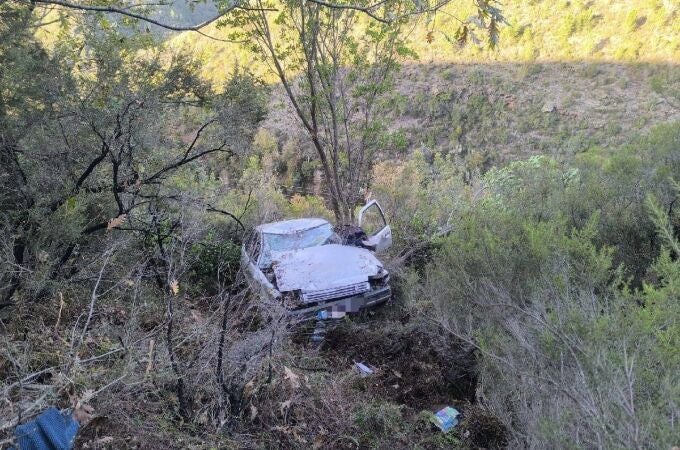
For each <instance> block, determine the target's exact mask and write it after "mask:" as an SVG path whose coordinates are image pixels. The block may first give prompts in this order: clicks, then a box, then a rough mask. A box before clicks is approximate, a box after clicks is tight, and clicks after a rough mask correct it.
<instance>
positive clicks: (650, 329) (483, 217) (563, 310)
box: [420, 124, 680, 448]
mask: <svg viewBox="0 0 680 450" xmlns="http://www.w3.org/2000/svg"><path fill="white" fill-rule="evenodd" d="M679 138H680V125H678V124H674V125H668V126H661V127H658V128H656V129H654V130H652V131H651V132H650V134H649V135H647V136H643V137H640V138H639V139H637V140H635V141H634V142H632V143H631V144H630V145H627V146H625V147H623V148H621V149H617V150H616V151H615V152H605V151H603V150H594V151H592V152H588V154H585V155H583V157H581V158H580V159H579V160H578V161H576V162H575V163H574V164H573V165H571V166H569V165H564V164H560V163H557V162H556V161H553V160H551V159H549V158H547V157H534V158H531V159H530V160H527V161H521V162H517V163H513V164H510V165H509V166H507V167H505V168H502V169H494V170H492V171H491V172H489V173H488V174H487V175H486V177H485V178H484V180H483V185H484V190H485V194H484V195H483V196H482V197H481V198H480V200H479V201H476V202H471V203H469V204H468V205H467V209H465V210H464V213H463V214H462V215H461V216H460V221H459V222H458V223H457V224H456V225H455V226H454V227H453V229H452V230H451V232H450V234H449V235H448V236H447V237H446V238H445V239H443V240H442V244H441V248H440V250H439V251H438V252H437V254H436V257H435V260H434V262H433V264H432V265H431V266H430V267H428V269H427V271H426V277H425V280H424V281H423V283H422V285H421V287H420V297H421V298H425V299H428V300H429V301H431V303H432V305H433V307H434V311H435V315H436V317H437V319H438V320H440V321H441V322H442V323H443V324H444V325H445V326H446V328H447V329H448V330H449V331H450V332H451V333H453V334H454V335H455V336H457V337H458V338H460V339H463V340H464V341H467V342H469V343H471V344H473V345H475V346H476V347H477V348H478V351H479V352H480V354H481V355H482V361H483V362H482V365H481V373H480V385H479V388H478V400H479V401H480V402H481V403H482V404H483V405H486V406H487V407H489V408H491V409H492V410H493V411H494V412H495V413H496V414H497V415H498V417H500V418H501V419H502V420H503V421H504V423H505V425H506V427H507V428H508V429H509V430H511V434H512V439H513V441H512V442H511V445H513V446H521V447H531V448H545V446H546V445H547V446H548V447H564V446H576V447H608V448H642V447H645V446H648V445H649V444H650V443H654V446H656V447H661V448H664V447H669V446H671V445H673V438H674V436H676V435H677V425H676V422H677V417H678V414H679V413H680V410H679V409H678V400H679V399H680V397H679V394H680V392H679V391H678V385H679V381H680V379H679V378H678V373H679V371H678V368H680V353H679V352H678V350H677V349H678V348H679V347H678V345H679V344H680V342H679V339H680V327H679V326H678V321H677V319H678V317H680V307H679V304H678V302H677V299H678V289H680V284H679V281H680V261H678V256H679V255H680V254H679V253H678V240H677V229H678V218H679V217H678V214H677V209H675V208H674V206H675V203H676V199H677V197H678V195H680V192H678V190H677V184H676V183H675V182H674V181H673V180H672V179H671V178H670V177H671V176H672V175H674V174H676V173H679V172H678V168H680V166H678V157H679V155H680V151H679V149H680V146H679V145H678V144H679V142H680V141H679Z"/></svg>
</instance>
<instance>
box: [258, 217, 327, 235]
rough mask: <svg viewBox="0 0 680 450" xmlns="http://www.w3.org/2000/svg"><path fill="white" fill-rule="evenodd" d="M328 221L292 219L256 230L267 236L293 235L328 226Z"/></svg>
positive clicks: (261, 226) (263, 225) (269, 224)
mask: <svg viewBox="0 0 680 450" xmlns="http://www.w3.org/2000/svg"><path fill="white" fill-rule="evenodd" d="M327 223H328V221H327V220H326V219H317V218H305V219H291V220H283V221H281V222H272V223H265V224H262V225H259V226H258V227H257V228H256V229H257V231H260V232H262V233H267V234H292V233H297V232H300V231H306V230H311V229H312V228H316V227H319V226H321V225H325V224H327Z"/></svg>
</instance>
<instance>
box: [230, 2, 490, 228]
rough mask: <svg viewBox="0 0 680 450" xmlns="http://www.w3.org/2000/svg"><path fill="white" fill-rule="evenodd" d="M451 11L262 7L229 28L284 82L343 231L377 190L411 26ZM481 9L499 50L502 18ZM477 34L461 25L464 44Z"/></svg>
mask: <svg viewBox="0 0 680 450" xmlns="http://www.w3.org/2000/svg"><path fill="white" fill-rule="evenodd" d="M444 3H445V2H444ZM444 3H435V4H421V3H419V2H410V1H407V2H403V1H398V0H397V1H390V2H380V3H377V4H371V3H370V2H367V3H361V2H360V3H356V4H340V5H333V4H329V3H324V2H319V1H310V2H304V1H302V2H301V1H297V0H291V1H285V2H280V3H279V2H277V3H274V2H268V1H266V0H257V1H256V2H255V3H254V6H255V7H254V8H253V9H248V10H238V11H235V12H234V13H233V14H231V15H230V16H229V18H228V19H226V20H225V23H226V24H229V25H230V26H231V27H233V28H234V29H236V30H237V31H235V32H234V33H233V35H232V38H233V39H237V40H239V41H245V42H248V43H249V44H250V45H249V47H250V49H251V51H252V52H253V53H254V54H256V55H257V56H259V57H260V58H261V59H262V60H263V61H265V62H266V63H267V64H268V65H269V67H271V69H272V71H273V72H274V73H275V74H276V76H277V77H278V79H279V81H280V82H281V84H282V86H283V89H284V91H285V93H286V95H287V97H288V100H289V101H290V105H291V107H292V110H293V113H294V114H295V115H296V116H297V118H298V119H299V121H300V123H301V125H302V127H303V129H304V130H305V132H306V133H307V135H308V136H309V139H310V141H311V143H312V145H313V147H314V149H315V151H316V154H317V157H318V160H319V163H320V165H321V168H322V170H323V173H324V176H325V183H326V186H327V188H328V197H329V200H330V204H331V207H332V210H333V212H334V214H335V217H336V220H337V221H338V222H340V223H347V222H350V221H351V220H352V218H353V217H352V216H353V213H354V207H355V206H356V205H357V203H359V200H361V198H362V196H363V195H364V194H365V192H366V191H367V189H368V186H369V184H370V174H371V167H372V164H373V160H374V159H375V156H376V155H377V154H378V152H379V151H380V143H381V141H380V138H381V132H382V131H383V130H384V128H385V124H384V122H383V120H382V118H383V117H384V115H385V114H384V113H385V109H384V104H383V103H381V100H382V99H383V97H384V95H385V94H386V93H389V92H390V90H391V88H392V87H393V75H394V73H395V69H396V68H397V67H398V61H399V59H400V58H401V57H404V56H406V55H410V56H415V55H414V54H413V53H412V52H411V51H410V50H409V49H408V47H407V45H406V40H407V37H408V26H409V25H410V24H411V23H412V20H411V19H412V18H413V17H418V16H422V15H424V14H425V13H431V14H432V13H436V11H437V10H438V9H439V8H441V6H443V4H444ZM478 6H479V10H478V14H479V17H480V18H481V19H484V18H487V19H489V22H488V25H487V24H486V23H484V22H482V21H481V20H480V21H479V22H478V23H481V24H483V26H485V27H486V26H488V27H489V32H490V34H489V36H490V39H491V42H492V43H495V38H496V33H497V28H496V27H497V24H498V23H499V22H500V21H502V20H503V19H502V16H501V15H500V12H499V11H498V10H497V9H496V8H495V7H494V6H492V5H491V3H490V2H478ZM366 16H368V19H367V18H366ZM469 29H470V28H469V24H467V23H464V24H463V25H461V32H460V33H461V34H460V40H461V41H464V40H465V39H466V36H467V34H468V30H469Z"/></svg>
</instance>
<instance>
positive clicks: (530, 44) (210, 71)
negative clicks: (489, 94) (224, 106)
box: [170, 0, 680, 82]
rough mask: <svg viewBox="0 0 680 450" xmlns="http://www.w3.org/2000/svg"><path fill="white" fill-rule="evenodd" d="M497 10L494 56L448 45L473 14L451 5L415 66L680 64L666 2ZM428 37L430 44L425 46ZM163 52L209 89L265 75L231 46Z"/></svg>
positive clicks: (190, 38)
mask: <svg viewBox="0 0 680 450" xmlns="http://www.w3.org/2000/svg"><path fill="white" fill-rule="evenodd" d="M502 8H503V13H504V15H505V17H506V19H507V20H508V24H507V25H506V26H504V27H503V28H502V30H501V39H500V45H499V46H498V48H497V49H496V50H489V49H488V48H486V47H485V46H477V45H475V44H474V43H473V42H471V43H469V44H468V45H466V46H465V47H459V46H458V45H457V44H456V43H455V42H454V38H453V35H454V33H455V30H456V29H457V27H458V24H459V22H458V20H457V18H465V17H467V16H469V15H470V14H471V13H472V12H473V11H472V10H465V9H461V8H460V7H458V8H457V7H456V5H453V6H449V7H448V8H447V9H446V10H445V11H442V12H440V13H438V14H437V15H436V16H435V17H432V18H431V19H430V20H425V19H422V20H421V22H420V24H419V25H418V26H417V27H416V29H415V30H414V31H413V33H412V42H411V45H412V47H413V49H414V50H416V52H417V53H418V55H419V57H420V61H421V62H438V63H448V62H486V63H488V62H518V61H522V62H530V61H540V62H547V61H581V60H588V61H619V62H632V61H636V62H666V63H674V62H675V63H677V62H680V3H678V2H675V1H672V0H640V1H635V0H613V1H608V0H588V1H583V0H575V1H568V0H560V1H550V0H532V1H519V0H509V1H505V2H503V6H502ZM430 31H432V34H431V36H432V38H433V39H430V40H428V39H427V35H428V33H429V32H430ZM206 34H208V35H211V36H214V37H216V38H220V39H226V37H227V35H228V30H225V29H217V28H216V27H214V26H211V27H210V28H209V29H207V30H206ZM479 37H480V39H481V41H484V39H483V36H479ZM428 41H431V42H428ZM170 45H171V46H173V47H182V46H188V47H189V48H191V49H192V52H193V53H195V54H200V55H201V56H202V58H203V60H204V61H205V66H204V74H205V76H206V77H207V78H209V79H211V80H213V81H215V82H220V81H222V80H224V79H225V77H226V76H227V74H228V72H229V68H230V67H232V66H233V65H234V64H235V63H238V64H241V65H244V66H248V67H251V68H253V69H254V70H256V71H259V72H262V73H266V72H267V70H266V67H264V66H262V65H261V64H259V63H257V62H256V61H254V60H253V59H252V56H251V55H249V54H248V52H247V51H246V50H245V49H243V48H241V47H240V46H239V45H238V44H232V43H227V42H220V41H217V40H211V39H208V38H206V37H204V36H201V35H199V34H196V33H185V34H182V35H179V36H177V37H175V38H173V39H172V40H171V41H170Z"/></svg>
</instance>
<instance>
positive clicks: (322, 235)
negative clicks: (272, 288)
mask: <svg viewBox="0 0 680 450" xmlns="http://www.w3.org/2000/svg"><path fill="white" fill-rule="evenodd" d="M262 236H263V238H264V246H263V252H262V258H261V259H260V267H263V268H265V267H269V266H270V265H271V263H272V254H274V253H277V252H285V251H288V250H300V249H303V248H307V247H316V246H319V245H324V244H326V243H328V242H329V241H332V239H333V238H334V236H335V233H334V232H333V227H332V226H331V224H329V223H325V224H323V225H320V226H318V227H314V228H310V229H308V230H304V231H299V232H296V233H289V234H271V233H263V235H262Z"/></svg>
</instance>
